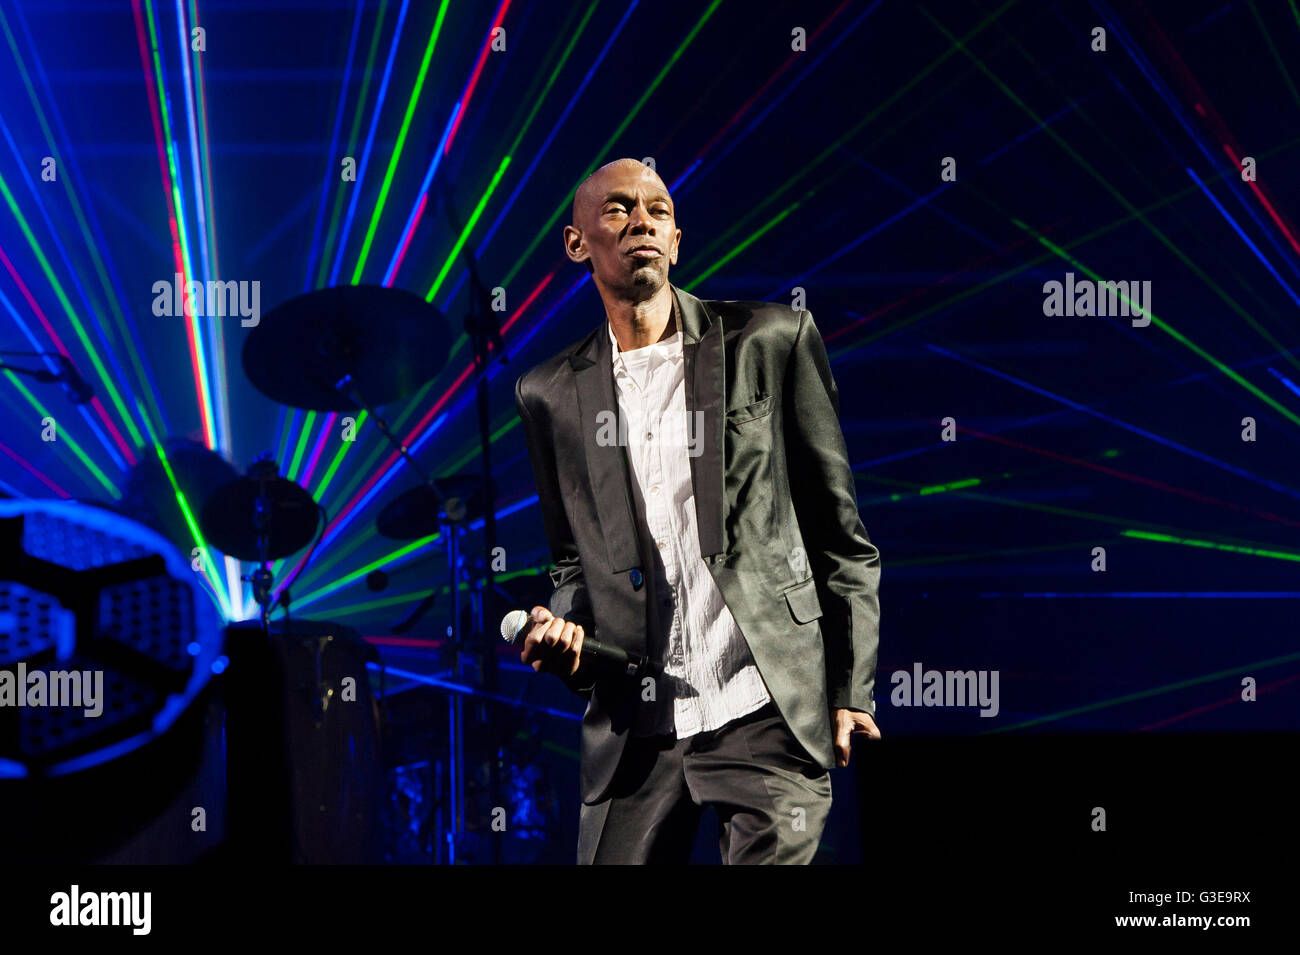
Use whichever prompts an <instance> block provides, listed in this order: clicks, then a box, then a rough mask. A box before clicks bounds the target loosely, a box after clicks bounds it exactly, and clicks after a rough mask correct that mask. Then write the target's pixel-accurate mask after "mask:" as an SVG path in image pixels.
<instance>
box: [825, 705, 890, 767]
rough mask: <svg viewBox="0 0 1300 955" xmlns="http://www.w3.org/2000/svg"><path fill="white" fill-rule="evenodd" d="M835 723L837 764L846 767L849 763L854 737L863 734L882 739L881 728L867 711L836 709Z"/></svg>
mask: <svg viewBox="0 0 1300 955" xmlns="http://www.w3.org/2000/svg"><path fill="white" fill-rule="evenodd" d="M833 721H834V724H835V765H836V766H839V767H841V768H842V767H844V766H847V765H848V764H849V756H851V755H852V753H853V737H854V736H855V735H857V734H862V735H864V736H866V737H868V738H869V739H880V728H879V727H878V726H876V721H875V720H873V719H872V718H871V716H870V715H869V714H867V713H859V712H858V711H857V710H843V709H840V710H836V711H835V712H834V714H833Z"/></svg>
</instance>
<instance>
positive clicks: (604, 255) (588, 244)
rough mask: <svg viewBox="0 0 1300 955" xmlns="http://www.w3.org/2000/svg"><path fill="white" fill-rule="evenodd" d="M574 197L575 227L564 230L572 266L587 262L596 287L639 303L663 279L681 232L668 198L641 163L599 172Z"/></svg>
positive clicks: (625, 164)
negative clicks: (576, 197) (625, 295)
mask: <svg viewBox="0 0 1300 955" xmlns="http://www.w3.org/2000/svg"><path fill="white" fill-rule="evenodd" d="M583 192H584V193H585V194H581V195H579V197H578V203H577V205H578V208H577V217H576V218H577V221H576V223H575V224H576V226H577V227H576V228H575V227H574V226H568V227H566V228H565V230H564V239H565V247H566V250H567V251H568V254H569V257H570V258H571V259H573V260H574V261H575V262H586V261H590V262H591V265H592V268H593V275H592V277H593V278H594V279H595V281H596V283H597V284H598V285H601V286H604V287H606V288H609V289H614V290H624V291H627V292H630V293H632V294H631V295H630V296H629V297H631V298H636V299H644V298H647V297H649V295H650V294H652V293H654V292H656V291H658V290H659V289H660V288H662V287H663V285H664V283H665V282H667V281H668V268H669V266H670V265H675V264H676V263H677V246H678V243H679V242H680V241H681V238H682V233H681V230H680V229H678V228H677V220H676V218H675V214H674V209H673V200H672V197H671V196H669V195H668V190H667V188H665V186H664V184H663V180H661V179H660V178H659V177H658V176H657V175H656V174H655V173H654V171H653V170H651V169H650V168H649V167H648V166H643V165H641V164H640V163H619V164H615V165H612V166H608V167H605V168H603V169H601V170H600V171H599V172H597V174H596V175H595V176H594V177H593V178H592V179H591V180H590V181H589V182H588V183H587V184H586V189H585V190H583Z"/></svg>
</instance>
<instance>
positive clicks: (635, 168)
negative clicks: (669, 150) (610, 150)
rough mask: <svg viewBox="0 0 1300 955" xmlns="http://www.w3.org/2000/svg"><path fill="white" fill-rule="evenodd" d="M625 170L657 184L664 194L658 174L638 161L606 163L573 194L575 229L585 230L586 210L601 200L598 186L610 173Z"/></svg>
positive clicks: (627, 160)
mask: <svg viewBox="0 0 1300 955" xmlns="http://www.w3.org/2000/svg"><path fill="white" fill-rule="evenodd" d="M625 170H629V171H632V172H634V173H636V175H638V176H639V177H641V178H643V179H645V180H646V181H650V182H655V183H658V185H659V186H660V187H662V188H663V190H664V192H667V191H668V187H667V186H664V181H663V180H662V179H660V178H659V174H658V173H657V172H655V171H654V170H653V169H651V168H650V167H649V166H647V165H646V164H645V163H643V162H642V161H641V160H639V159H626V158H625V159H615V160H614V161H613V162H607V163H605V165H603V166H601V167H600V168H599V169H597V170H596V171H595V172H593V173H592V174H591V175H590V176H588V177H587V178H586V179H584V180H582V183H581V184H580V185H579V186H578V188H577V190H576V191H575V192H574V193H573V216H572V221H573V225H574V226H575V227H576V228H579V229H582V228H585V227H586V226H585V222H586V215H587V210H588V209H590V208H591V204H592V203H593V202H599V201H600V199H601V193H600V186H601V184H602V183H603V182H604V181H605V179H607V178H609V174H610V173H618V172H623V171H625Z"/></svg>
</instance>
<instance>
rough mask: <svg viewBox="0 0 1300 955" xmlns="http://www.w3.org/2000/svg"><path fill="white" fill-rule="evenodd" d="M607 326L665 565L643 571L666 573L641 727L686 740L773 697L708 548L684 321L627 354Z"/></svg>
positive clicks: (643, 495) (638, 483) (655, 612)
mask: <svg viewBox="0 0 1300 955" xmlns="http://www.w3.org/2000/svg"><path fill="white" fill-rule="evenodd" d="M673 307H674V314H676V303H674V305H673ZM605 328H606V329H607V330H608V332H609V339H610V344H611V346H612V349H613V363H614V382H615V384H616V386H617V391H618V406H619V414H620V416H621V418H622V420H623V422H624V423H625V427H626V434H627V437H626V440H627V452H628V463H629V465H630V468H631V471H632V476H633V478H634V480H633V481H632V489H633V494H634V496H635V497H636V505H637V511H638V512H639V513H638V515H637V517H638V520H639V521H643V524H642V525H641V526H640V527H639V530H640V532H641V534H642V535H643V539H645V540H646V543H647V544H652V545H653V547H654V550H653V551H652V553H657V554H658V556H659V558H660V559H661V560H662V564H663V566H662V567H660V566H659V561H655V566H654V567H649V568H643V572H644V573H645V574H646V575H647V577H648V576H649V575H650V574H651V573H654V574H656V575H657V581H658V584H657V587H656V588H654V589H652V590H651V591H650V592H651V594H654V593H655V592H656V591H657V592H658V593H659V594H660V595H661V596H662V600H661V603H660V605H659V606H655V605H654V603H653V602H652V603H651V606H650V612H649V620H648V621H647V622H648V624H649V626H650V634H649V644H650V653H651V656H652V657H653V656H656V654H657V652H659V651H662V652H663V654H664V656H663V663H664V678H661V679H660V680H658V681H657V682H656V685H655V700H654V702H653V703H651V702H643V703H642V706H643V707H647V708H648V710H647V712H646V714H645V715H644V716H643V719H642V720H641V721H640V722H639V724H638V727H637V729H636V733H637V735H645V734H647V733H650V732H660V733H673V732H675V733H676V736H677V738H678V739H685V738H686V737H688V736H694V735H695V734H696V733H703V732H707V731H709V730H715V729H718V728H720V727H722V726H724V725H725V724H727V723H729V722H730V721H732V720H734V719H737V718H739V717H741V716H744V715H746V714H748V713H752V712H753V711H754V710H757V709H759V708H760V707H762V706H763V705H764V704H765V703H767V702H768V701H769V700H770V699H771V696H770V695H769V694H768V692H767V687H766V686H765V685H764V684H763V678H762V677H761V676H760V675H759V672H758V667H757V666H756V665H755V663H754V658H753V655H752V654H751V653H750V651H749V645H748V644H747V643H746V642H745V637H744V635H743V634H742V633H741V631H740V627H739V626H738V625H737V624H736V620H735V618H734V617H733V616H732V615H731V611H730V610H729V609H727V604H726V602H725V601H724V600H723V597H722V592H721V591H720V590H719V589H718V585H717V582H716V581H714V579H713V575H712V574H710V573H709V568H708V565H707V564H705V563H704V559H703V557H702V556H701V554H700V537H699V529H698V527H697V523H696V516H695V489H694V486H693V485H692V483H691V463H690V454H689V451H690V447H689V441H690V440H691V438H690V434H691V433H692V432H693V431H694V430H695V429H690V431H688V422H687V413H686V374H685V360H684V358H683V355H682V331H681V322H680V320H679V321H678V322H677V332H676V334H674V335H673V336H672V337H671V338H667V339H665V340H663V341H660V342H656V343H655V344H653V345H646V346H644V347H641V348H636V349H633V350H631V351H627V352H624V351H621V350H620V349H619V345H618V339H617V338H615V337H614V330H613V328H612V327H611V326H610V325H609V322H608V321H606V323H605ZM647 534H648V535H649V536H648V538H647V537H645V535H647ZM647 717H648V718H647Z"/></svg>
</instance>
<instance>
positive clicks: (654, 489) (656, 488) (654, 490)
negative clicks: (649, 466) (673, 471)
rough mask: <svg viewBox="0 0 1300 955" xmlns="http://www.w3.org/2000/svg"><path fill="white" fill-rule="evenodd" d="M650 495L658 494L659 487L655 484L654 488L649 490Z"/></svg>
mask: <svg viewBox="0 0 1300 955" xmlns="http://www.w3.org/2000/svg"><path fill="white" fill-rule="evenodd" d="M650 493H651V494H658V493H659V485H658V484H656V485H655V486H654V487H652V488H650Z"/></svg>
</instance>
